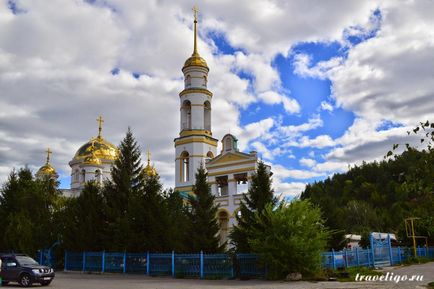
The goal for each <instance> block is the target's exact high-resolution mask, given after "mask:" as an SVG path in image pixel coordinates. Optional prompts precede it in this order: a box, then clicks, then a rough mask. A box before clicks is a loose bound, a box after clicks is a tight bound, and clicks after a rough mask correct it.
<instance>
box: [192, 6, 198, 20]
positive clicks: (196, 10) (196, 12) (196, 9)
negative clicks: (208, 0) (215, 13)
mask: <svg viewBox="0 0 434 289" xmlns="http://www.w3.org/2000/svg"><path fill="white" fill-rule="evenodd" d="M191 10H193V13H194V21H197V14H198V13H199V9H198V8H197V6H196V5H194V6H193V9H191Z"/></svg>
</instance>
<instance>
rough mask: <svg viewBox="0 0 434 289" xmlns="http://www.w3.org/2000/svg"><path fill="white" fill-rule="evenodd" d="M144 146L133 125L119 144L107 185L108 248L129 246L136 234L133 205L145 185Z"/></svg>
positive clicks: (105, 187) (116, 248)
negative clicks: (133, 131)
mask: <svg viewBox="0 0 434 289" xmlns="http://www.w3.org/2000/svg"><path fill="white" fill-rule="evenodd" d="M140 155H141V153H140V148H139V146H138V144H137V141H136V140H135V138H134V136H133V133H132V132H131V129H130V128H128V131H127V133H126V135H125V138H124V139H123V140H122V141H121V143H120V145H119V156H118V158H117V159H116V161H115V162H114V164H113V168H112V171H111V181H107V182H106V183H105V186H104V196H105V200H106V204H107V217H108V230H107V232H108V234H107V236H106V240H107V249H110V250H129V249H130V248H129V247H128V246H129V243H130V242H129V240H130V239H131V238H133V234H134V232H133V229H132V228H131V215H130V208H131V206H132V202H134V201H135V200H136V197H135V196H137V195H138V194H140V190H141V189H142V188H143V186H144V180H143V175H142V170H143V165H142V163H141V157H140Z"/></svg>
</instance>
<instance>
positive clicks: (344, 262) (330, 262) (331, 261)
mask: <svg viewBox="0 0 434 289" xmlns="http://www.w3.org/2000/svg"><path fill="white" fill-rule="evenodd" d="M416 252H417V256H418V257H425V258H428V259H434V248H432V247H418V248H417V250H416ZM411 256H413V249H412V248H407V247H388V248H387V249H381V250H379V249H378V248H375V249H374V250H372V249H371V248H368V249H359V248H355V249H352V250H343V251H338V252H335V251H331V252H324V253H322V266H323V268H329V269H338V268H347V267H355V266H365V267H379V266H385V264H387V265H397V264H401V263H403V262H404V261H405V260H407V259H408V258H409V257H411Z"/></svg>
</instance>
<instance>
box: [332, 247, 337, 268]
mask: <svg viewBox="0 0 434 289" xmlns="http://www.w3.org/2000/svg"><path fill="white" fill-rule="evenodd" d="M332 261H333V270H336V261H335V250H334V249H332Z"/></svg>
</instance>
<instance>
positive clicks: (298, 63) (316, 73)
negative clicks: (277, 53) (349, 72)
mask: <svg viewBox="0 0 434 289" xmlns="http://www.w3.org/2000/svg"><path fill="white" fill-rule="evenodd" d="M341 63H342V57H333V58H331V59H329V60H326V61H320V62H318V63H317V64H316V65H315V66H313V67H309V66H311V57H310V56H309V55H306V54H301V53H300V54H296V55H295V56H294V73H296V74H298V75H300V76H304V77H313V78H319V79H324V78H327V77H328V75H329V71H330V70H331V69H333V68H335V67H337V66H339V65H341Z"/></svg>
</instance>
